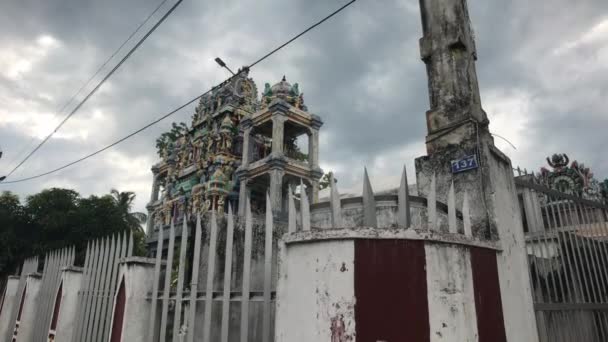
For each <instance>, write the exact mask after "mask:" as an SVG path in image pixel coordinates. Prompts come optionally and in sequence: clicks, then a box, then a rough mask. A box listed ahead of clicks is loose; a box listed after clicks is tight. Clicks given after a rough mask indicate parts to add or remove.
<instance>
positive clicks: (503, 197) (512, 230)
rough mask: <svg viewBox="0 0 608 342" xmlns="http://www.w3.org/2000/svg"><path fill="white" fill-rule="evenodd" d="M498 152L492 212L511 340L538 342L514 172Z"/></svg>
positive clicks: (492, 169) (494, 159) (492, 172)
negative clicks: (498, 239) (498, 242)
mask: <svg viewBox="0 0 608 342" xmlns="http://www.w3.org/2000/svg"><path fill="white" fill-rule="evenodd" d="M495 153H500V152H492V153H490V157H489V158H488V161H489V162H490V163H491V164H492V165H489V167H488V169H489V170H490V178H491V179H492V180H493V189H492V194H493V196H494V201H495V202H494V207H493V208H491V209H490V210H491V211H492V213H491V216H493V217H494V222H495V223H496V228H497V231H498V235H499V238H500V247H501V248H502V252H499V253H498V254H497V256H496V260H497V263H498V280H499V283H500V293H501V298H502V307H503V313H504V315H503V316H504V321H505V330H506V334H507V341H509V342H519V341H526V342H528V341H529V342H537V341H538V332H537V330H536V317H535V315H534V309H533V303H532V292H531V289H530V278H529V275H528V259H527V255H526V244H525V238H524V230H523V226H522V222H521V214H520V210H519V203H518V201H517V197H516V193H517V191H516V189H515V182H514V180H513V171H512V169H511V164H510V162H506V161H505V160H503V159H500V158H497V157H496V156H495V155H493V154H495ZM505 158H506V157H505ZM507 161H508V159H507Z"/></svg>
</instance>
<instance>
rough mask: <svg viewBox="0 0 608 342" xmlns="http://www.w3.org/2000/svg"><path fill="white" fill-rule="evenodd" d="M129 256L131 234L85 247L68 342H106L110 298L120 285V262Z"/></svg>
mask: <svg viewBox="0 0 608 342" xmlns="http://www.w3.org/2000/svg"><path fill="white" fill-rule="evenodd" d="M132 252H133V233H129V234H127V233H122V234H116V235H113V236H111V237H105V238H101V239H98V240H95V241H93V242H89V243H88V244H87V250H86V254H85V262H84V267H83V282H82V286H81V290H80V291H79V293H78V304H77V307H76V321H75V324H74V327H73V329H74V334H73V335H72V336H73V337H72V342H80V341H90V342H102V341H103V342H106V341H107V340H108V338H109V333H110V328H111V326H110V322H111V320H112V307H113V302H114V297H115V295H116V291H117V287H118V283H119V282H120V279H118V271H119V265H120V260H121V259H124V258H126V257H129V256H131V255H132Z"/></svg>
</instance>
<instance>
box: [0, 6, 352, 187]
mask: <svg viewBox="0 0 608 342" xmlns="http://www.w3.org/2000/svg"><path fill="white" fill-rule="evenodd" d="M181 1H182V0H180V2H181ZM355 1H357V0H351V1H350V2H348V3H346V4H345V5H344V6H342V7H340V8H338V9H337V10H335V11H334V12H332V13H331V14H329V15H327V16H326V17H324V18H323V19H321V20H320V21H318V22H316V23H315V24H313V25H312V26H310V27H308V28H307V29H306V30H304V31H302V32H301V33H299V34H297V35H296V36H294V37H293V38H291V39H290V40H288V41H287V42H286V43H283V44H281V45H280V46H279V47H277V48H276V49H274V50H272V51H271V52H270V53H267V54H266V55H264V56H263V57H261V58H259V59H258V60H256V61H255V62H253V63H252V64H251V65H249V66H248V67H244V68H243V69H241V70H239V71H238V72H237V73H236V75H234V76H231V77H229V78H227V79H226V80H225V81H224V82H222V83H220V85H223V84H226V83H227V82H229V81H231V80H232V79H233V78H236V77H238V76H239V75H240V74H242V73H244V72H246V71H249V69H251V68H252V67H253V66H255V65H257V64H258V63H260V62H262V61H264V60H265V59H267V58H268V57H270V56H272V55H273V54H275V53H276V52H278V51H279V50H281V49H282V48H284V47H285V46H287V45H289V44H291V43H292V42H293V41H295V40H296V39H298V38H300V37H301V36H303V35H304V34H306V33H307V32H309V31H311V30H312V29H314V28H315V27H317V26H319V25H320V24H322V23H323V22H325V21H327V20H328V19H329V18H331V17H333V16H334V15H336V14H338V13H339V12H341V11H342V10H344V9H345V8H347V7H348V6H350V5H351V4H353V3H354V2H355ZM217 87H218V86H215V87H213V88H211V89H209V90H207V91H206V92H204V93H202V94H201V95H198V96H196V97H195V98H193V99H191V100H190V101H188V102H186V103H184V104H183V105H181V106H179V107H177V108H175V109H173V110H172V111H170V112H168V113H166V114H165V115H163V116H161V117H160V118H158V119H156V120H154V121H152V122H150V123H148V124H147V125H145V126H143V127H142V128H140V129H138V130H136V131H134V132H132V133H130V134H129V135H127V136H125V137H123V138H121V139H119V140H117V141H115V142H113V143H111V144H110V145H107V146H105V147H103V148H101V149H99V150H97V151H95V152H93V153H90V154H88V155H86V156H84V157H81V158H79V159H77V160H75V161H73V162H70V163H68V164H65V165H63V166H61V167H58V168H56V169H53V170H50V171H47V172H44V173H41V174H38V175H35V176H31V177H26V178H21V179H17V180H14V181H3V182H0V185H2V184H13V183H19V182H25V181H28V180H32V179H36V178H40V177H43V176H46V175H49V174H52V173H55V172H58V171H61V170H63V169H65V168H68V167H70V166H72V165H74V164H77V163H80V162H82V161H84V160H86V159H89V158H91V157H93V156H95V155H98V154H100V153H102V152H104V151H106V150H108V149H110V148H112V147H114V146H116V145H118V144H120V143H121V142H123V141H125V140H127V139H129V138H131V137H133V136H134V135H136V134H139V133H141V132H143V131H144V130H146V129H148V128H150V127H151V126H153V125H155V124H157V123H159V122H160V121H162V120H164V119H166V118H168V117H169V116H171V115H173V114H175V113H177V112H178V111H180V110H182V109H184V108H185V107H187V106H189V105H191V104H192V103H194V102H195V101H196V100H198V99H200V98H201V97H203V96H205V95H207V94H208V93H210V92H212V91H213V90H215V89H216V88H217Z"/></svg>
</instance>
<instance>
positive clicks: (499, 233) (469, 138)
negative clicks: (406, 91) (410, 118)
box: [416, 0, 538, 341]
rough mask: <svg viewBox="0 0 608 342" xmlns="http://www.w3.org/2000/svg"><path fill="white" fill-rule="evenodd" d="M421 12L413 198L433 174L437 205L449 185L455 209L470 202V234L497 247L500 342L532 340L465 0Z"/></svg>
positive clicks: (424, 5) (516, 220) (508, 190)
mask: <svg viewBox="0 0 608 342" xmlns="http://www.w3.org/2000/svg"><path fill="white" fill-rule="evenodd" d="M420 10H421V16H422V28H423V37H422V38H421V39H420V53H421V58H422V60H423V61H424V63H425V64H426V70H427V76H428V88H429V100H430V101H429V102H430V110H428V111H427V113H426V118H427V128H428V135H427V137H426V149H427V154H428V155H427V156H424V157H420V158H418V159H416V178H417V185H418V189H419V192H420V193H421V194H425V195H426V194H428V193H429V190H430V187H431V179H432V178H433V175H435V176H436V186H437V196H438V198H437V199H438V200H439V201H441V202H445V201H446V199H447V196H448V190H449V187H450V184H451V183H452V182H454V186H455V189H456V198H457V202H459V206H460V203H462V200H463V194H464V192H465V191H467V193H468V196H469V199H470V200H471V203H475V205H473V206H472V208H471V223H472V230H473V234H474V236H476V237H477V238H478V239H481V240H491V241H495V242H497V243H498V245H499V246H500V248H501V249H502V251H501V252H499V253H498V255H497V260H496V261H497V266H498V282H499V285H500V296H501V302H502V310H501V311H502V312H501V314H502V317H503V318H504V330H505V334H506V340H507V341H538V337H537V332H536V324H535V322H536V321H535V316H534V312H533V305H532V297H531V291H530V282H529V276H528V270H527V267H528V264H527V259H526V258H527V256H526V251H525V241H524V235H523V228H522V223H521V216H520V213H519V207H518V205H517V201H516V194H515V184H514V181H513V173H512V168H511V161H510V160H509V158H508V157H507V156H505V155H504V154H503V153H502V152H501V151H500V150H498V149H497V148H496V147H495V146H494V141H493V139H492V136H491V134H490V131H489V128H488V124H489V121H488V118H487V116H486V113H485V112H484V111H483V109H482V106H481V100H480V94H479V86H478V82H477V73H476V70H475V61H476V60H477V52H476V48H475V41H474V35H473V32H472V28H471V24H470V19H469V13H468V9H467V2H466V0H420ZM497 318H499V317H498V316H497ZM480 328H482V327H480Z"/></svg>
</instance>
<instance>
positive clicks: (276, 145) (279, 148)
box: [272, 114, 286, 154]
mask: <svg viewBox="0 0 608 342" xmlns="http://www.w3.org/2000/svg"><path fill="white" fill-rule="evenodd" d="M285 120H286V118H285V117H284V116H282V115H281V114H273V115H272V153H275V154H283V140H284V137H285Z"/></svg>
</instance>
